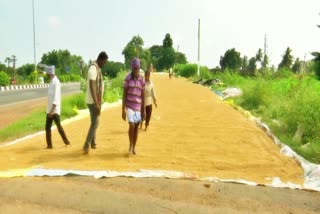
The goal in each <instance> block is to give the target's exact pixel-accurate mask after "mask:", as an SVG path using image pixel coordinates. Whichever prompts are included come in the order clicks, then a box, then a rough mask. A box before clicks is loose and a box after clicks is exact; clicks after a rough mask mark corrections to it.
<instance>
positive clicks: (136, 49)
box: [122, 33, 187, 71]
mask: <svg viewBox="0 0 320 214" xmlns="http://www.w3.org/2000/svg"><path fill="white" fill-rule="evenodd" d="M143 45H144V41H143V39H142V38H141V37H140V36H139V35H138V36H134V37H133V38H132V39H131V41H130V42H129V43H128V44H127V45H126V46H125V48H124V49H123V51H122V54H123V55H124V59H125V66H126V68H130V62H131V60H132V59H133V58H134V57H138V58H140V59H141V67H142V68H143V69H146V68H147V66H148V65H150V64H153V66H154V68H156V70H159V71H161V70H166V69H169V68H171V67H173V65H174V64H186V63H187V58H186V56H185V54H183V53H181V52H178V51H175V50H174V48H173V40H172V38H171V35H170V34H168V33H167V34H166V35H165V38H164V39H163V42H162V45H153V46H151V47H150V48H144V47H143Z"/></svg>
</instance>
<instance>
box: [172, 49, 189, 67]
mask: <svg viewBox="0 0 320 214" xmlns="http://www.w3.org/2000/svg"><path fill="white" fill-rule="evenodd" d="M175 63H176V64H187V63H188V61H187V57H186V55H185V54H183V53H181V52H176V62H175Z"/></svg>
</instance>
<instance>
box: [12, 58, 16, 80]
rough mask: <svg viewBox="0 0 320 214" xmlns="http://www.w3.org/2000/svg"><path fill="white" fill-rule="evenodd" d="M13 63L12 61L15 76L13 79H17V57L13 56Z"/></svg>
mask: <svg viewBox="0 0 320 214" xmlns="http://www.w3.org/2000/svg"><path fill="white" fill-rule="evenodd" d="M11 61H12V68H13V74H12V76H13V77H12V78H13V79H15V78H16V61H17V57H16V56H15V55H12V56H11Z"/></svg>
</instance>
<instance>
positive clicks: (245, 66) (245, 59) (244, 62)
mask: <svg viewBox="0 0 320 214" xmlns="http://www.w3.org/2000/svg"><path fill="white" fill-rule="evenodd" d="M247 70H248V57H247V56H244V57H243V58H242V62H241V72H242V74H246V72H247Z"/></svg>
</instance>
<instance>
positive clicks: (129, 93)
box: [122, 58, 145, 156]
mask: <svg viewBox="0 0 320 214" xmlns="http://www.w3.org/2000/svg"><path fill="white" fill-rule="evenodd" d="M131 69H132V71H131V73H130V74H128V75H127V76H126V78H125V80H124V85H123V98H122V119H123V120H124V121H125V120H126V116H127V117H128V122H129V131H128V132H129V133H128V134H129V143H130V145H129V156H131V155H135V154H136V150H135V147H136V144H137V140H138V128H139V123H140V121H141V117H142V118H144V117H145V110H144V87H145V82H144V80H143V77H142V76H141V75H140V74H139V71H140V60H139V59H137V58H135V59H133V60H132V62H131Z"/></svg>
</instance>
